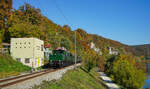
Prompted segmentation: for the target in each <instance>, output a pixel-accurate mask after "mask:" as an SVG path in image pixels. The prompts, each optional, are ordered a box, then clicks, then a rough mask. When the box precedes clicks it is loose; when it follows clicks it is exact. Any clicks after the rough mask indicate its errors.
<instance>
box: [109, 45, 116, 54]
mask: <svg viewBox="0 0 150 89" xmlns="http://www.w3.org/2000/svg"><path fill="white" fill-rule="evenodd" d="M109 54H111V55H118V51H117V50H116V49H115V48H113V47H109Z"/></svg>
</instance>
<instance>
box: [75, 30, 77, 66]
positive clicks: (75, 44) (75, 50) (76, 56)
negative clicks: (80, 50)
mask: <svg viewBox="0 0 150 89" xmlns="http://www.w3.org/2000/svg"><path fill="white" fill-rule="evenodd" d="M74 32H75V40H74V41H75V68H76V62H77V53H76V52H77V50H76V31H74Z"/></svg>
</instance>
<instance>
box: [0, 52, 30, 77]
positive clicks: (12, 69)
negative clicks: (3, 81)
mask: <svg viewBox="0 0 150 89" xmlns="http://www.w3.org/2000/svg"><path fill="white" fill-rule="evenodd" d="M29 70H31V68H30V67H28V66H25V65H23V64H22V63H20V62H17V61H15V60H13V59H12V58H11V57H10V56H9V55H5V56H3V55H0V78H5V77H8V76H13V75H18V74H20V73H21V72H25V71H29Z"/></svg>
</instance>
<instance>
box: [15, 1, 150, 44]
mask: <svg viewBox="0 0 150 89" xmlns="http://www.w3.org/2000/svg"><path fill="white" fill-rule="evenodd" d="M24 3H29V4H31V5H32V6H34V7H36V8H40V9H41V13H42V14H43V15H44V16H46V17H48V18H49V19H50V20H52V21H53V22H54V23H56V24H59V25H61V26H63V25H65V24H67V25H69V26H70V27H71V28H72V29H73V30H75V29H77V28H82V29H84V30H85V31H86V32H88V33H92V34H98V35H100V36H103V37H105V38H109V39H112V40H116V41H119V42H121V43H124V44H127V45H141V44H150V0H13V7H14V8H15V9H18V8H19V6H21V5H23V4H24Z"/></svg>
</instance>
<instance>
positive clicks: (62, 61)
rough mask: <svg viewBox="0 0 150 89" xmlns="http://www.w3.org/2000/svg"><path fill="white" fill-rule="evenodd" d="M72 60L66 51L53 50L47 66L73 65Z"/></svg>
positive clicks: (71, 56)
mask: <svg viewBox="0 0 150 89" xmlns="http://www.w3.org/2000/svg"><path fill="white" fill-rule="evenodd" d="M74 59H75V57H74V55H72V53H70V52H68V51H66V50H62V49H59V50H53V51H52V54H50V56H49V64H50V66H51V67H63V66H68V65H71V64H73V63H74V62H75V60H74Z"/></svg>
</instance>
